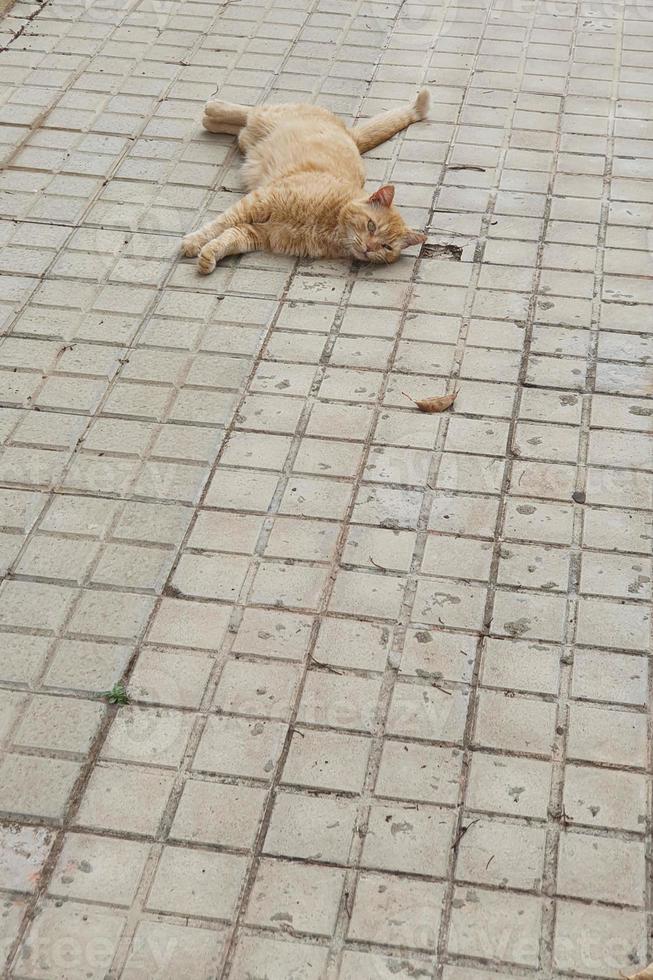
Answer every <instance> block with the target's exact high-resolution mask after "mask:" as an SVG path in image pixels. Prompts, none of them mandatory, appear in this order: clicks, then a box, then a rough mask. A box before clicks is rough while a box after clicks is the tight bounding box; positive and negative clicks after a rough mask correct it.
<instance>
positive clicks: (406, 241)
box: [401, 228, 426, 248]
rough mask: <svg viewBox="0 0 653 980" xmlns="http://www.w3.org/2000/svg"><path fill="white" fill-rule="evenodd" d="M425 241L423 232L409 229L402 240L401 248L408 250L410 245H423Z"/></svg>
mask: <svg viewBox="0 0 653 980" xmlns="http://www.w3.org/2000/svg"><path fill="white" fill-rule="evenodd" d="M425 241H426V235H425V234H424V232H423V231H414V229H413V228H409V229H408V231H407V232H406V233H405V235H404V237H403V239H402V244H401V247H402V248H410V246H411V245H423V244H424V242H425Z"/></svg>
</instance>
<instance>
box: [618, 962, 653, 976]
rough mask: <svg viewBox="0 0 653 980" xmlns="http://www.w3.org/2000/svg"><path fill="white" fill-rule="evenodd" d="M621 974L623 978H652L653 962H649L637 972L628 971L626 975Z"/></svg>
mask: <svg viewBox="0 0 653 980" xmlns="http://www.w3.org/2000/svg"><path fill="white" fill-rule="evenodd" d="M621 976H622V977H623V978H624V980H653V963H649V965H648V966H645V967H644V969H643V970H640V971H639V973H629V974H628V975H626V974H625V973H622V974H621Z"/></svg>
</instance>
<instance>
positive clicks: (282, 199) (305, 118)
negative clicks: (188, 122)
mask: <svg viewBox="0 0 653 980" xmlns="http://www.w3.org/2000/svg"><path fill="white" fill-rule="evenodd" d="M428 104H429V94H428V92H427V91H426V89H422V91H421V92H420V93H419V95H418V96H417V98H416V100H415V102H414V103H413V104H412V105H410V106H408V107H407V108H405V109H391V110H390V111H389V112H385V113H382V114H381V115H378V116H374V117H373V118H372V119H369V120H367V121H365V122H362V123H359V124H358V125H356V126H354V127H352V128H351V129H348V128H347V126H345V124H344V123H343V122H342V121H341V120H340V119H338V118H337V117H336V116H334V114H333V113H332V112H329V110H328V109H322V108H320V107H319V106H313V105H271V106H262V107H261V108H253V109H250V108H247V106H241V105H235V104H232V103H229V102H207V104H206V107H205V111H204V117H203V119H202V123H203V125H204V127H205V128H206V129H208V130H209V132H211V133H232V134H234V135H236V134H237V135H238V146H239V148H240V150H241V151H242V152H243V153H244V155H245V162H244V164H243V176H244V180H245V185H246V187H247V189H248V191H249V193H248V194H247V195H246V196H245V197H244V198H243V199H242V200H241V201H239V202H238V204H235V205H234V206H233V207H231V208H229V209H228V210H227V211H225V212H224V213H223V214H221V215H220V217H219V218H216V220H215V221H210V222H209V223H208V224H206V225H204V227H203V228H200V229H199V231H196V232H194V233H193V234H192V235H187V236H186V237H185V238H184V240H183V243H182V251H183V253H184V254H185V255H192V256H194V255H198V256H199V259H198V266H199V271H200V272H202V273H203V274H204V275H208V273H210V272H212V271H213V270H214V269H215V265H216V262H219V261H220V259H223V258H224V257H225V256H226V255H235V254H238V253H241V252H253V251H256V250H257V249H268V251H271V252H276V253H278V254H282V255H302V256H309V257H312V258H354V259H358V260H359V261H360V262H386V263H389V262H396V261H397V259H398V258H399V255H400V254H401V250H402V249H404V248H408V247H409V246H411V245H417V244H418V243H420V242H424V241H426V235H424V234H423V233H422V232H420V231H413V229H411V228H409V227H408V226H407V225H406V223H405V222H404V220H403V219H402V217H401V215H400V214H399V212H398V211H397V209H396V208H394V207H393V206H392V200H393V197H394V187H393V186H392V185H391V184H388V185H386V186H385V187H380V188H379V190H377V191H375V192H374V194H372V195H371V196H368V195H367V194H366V193H365V192H364V191H363V185H364V183H365V170H364V168H363V161H362V160H361V153H365V151H366V150H371V149H372V148H373V147H375V146H378V145H379V144H380V143H384V142H385V141H386V140H387V139H390V137H391V136H394V135H395V133H398V132H399V131H400V130H402V129H405V128H406V126H409V125H410V124H411V123H413V122H417V121H418V120H420V119H424V118H425V116H426V114H427V111H428Z"/></svg>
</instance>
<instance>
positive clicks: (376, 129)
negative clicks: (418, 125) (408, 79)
mask: <svg viewBox="0 0 653 980" xmlns="http://www.w3.org/2000/svg"><path fill="white" fill-rule="evenodd" d="M429 101H430V98H429V93H428V89H425V88H423V89H422V90H421V91H420V93H419V94H418V96H417V98H416V99H415V101H414V102H412V103H411V104H410V105H409V106H406V108H405V109H390V110H389V112H382V113H380V114H379V115H378V116H372V118H371V119H366V120H365V122H362V123H359V124H358V125H357V126H354V127H353V128H352V129H351V130H350V132H351V135H352V136H353V137H354V140H355V142H356V146H357V147H358V149H359V150H360V152H361V153H365V152H366V151H367V150H372V149H374V147H375V146H379V145H380V144H381V143H385V141H386V140H389V139H390V138H391V137H392V136H394V135H395V133H399V132H400V131H401V130H402V129H406V127H407V126H410V124H411V123H414V122H419V121H420V119H425V118H426V115H427V113H428V111H429Z"/></svg>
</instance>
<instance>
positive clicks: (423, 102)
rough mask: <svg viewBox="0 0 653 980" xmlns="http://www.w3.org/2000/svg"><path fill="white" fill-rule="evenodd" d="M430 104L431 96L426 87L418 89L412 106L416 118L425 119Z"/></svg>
mask: <svg viewBox="0 0 653 980" xmlns="http://www.w3.org/2000/svg"><path fill="white" fill-rule="evenodd" d="M430 104H431V96H430V93H429V90H428V89H427V88H423V89H420V91H419V93H418V95H417V98H416V99H415V103H414V108H415V114H416V115H417V119H418V120H419V119H426V117H427V116H428V114H429V106H430Z"/></svg>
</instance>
